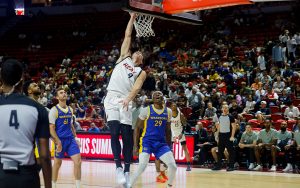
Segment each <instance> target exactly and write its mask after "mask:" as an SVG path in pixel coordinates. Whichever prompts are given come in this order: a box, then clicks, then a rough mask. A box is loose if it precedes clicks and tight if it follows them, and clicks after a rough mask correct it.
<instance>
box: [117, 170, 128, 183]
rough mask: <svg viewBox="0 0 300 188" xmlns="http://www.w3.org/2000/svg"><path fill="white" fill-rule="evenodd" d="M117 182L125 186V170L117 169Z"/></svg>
mask: <svg viewBox="0 0 300 188" xmlns="http://www.w3.org/2000/svg"><path fill="white" fill-rule="evenodd" d="M116 182H117V184H118V185H123V184H124V183H125V182H126V179H125V176H124V172H123V168H120V167H119V168H117V170H116Z"/></svg>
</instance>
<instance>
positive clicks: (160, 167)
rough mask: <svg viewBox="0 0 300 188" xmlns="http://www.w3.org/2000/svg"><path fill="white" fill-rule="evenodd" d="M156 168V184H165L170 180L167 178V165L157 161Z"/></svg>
mask: <svg viewBox="0 0 300 188" xmlns="http://www.w3.org/2000/svg"><path fill="white" fill-rule="evenodd" d="M155 168H156V172H157V177H156V182H159V183H165V182H166V181H167V180H168V179H169V178H168V177H167V176H166V170H167V167H166V165H165V164H164V163H163V162H162V161H161V160H159V159H155Z"/></svg>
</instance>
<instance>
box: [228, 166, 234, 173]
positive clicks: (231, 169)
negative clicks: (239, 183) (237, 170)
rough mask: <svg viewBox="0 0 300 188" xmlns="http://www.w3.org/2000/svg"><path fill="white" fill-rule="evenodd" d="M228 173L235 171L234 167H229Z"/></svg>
mask: <svg viewBox="0 0 300 188" xmlns="http://www.w3.org/2000/svg"><path fill="white" fill-rule="evenodd" d="M226 171H227V172H231V171H234V168H232V167H228V168H227V169H226Z"/></svg>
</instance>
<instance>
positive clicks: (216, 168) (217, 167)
mask: <svg viewBox="0 0 300 188" xmlns="http://www.w3.org/2000/svg"><path fill="white" fill-rule="evenodd" d="M211 170H221V167H219V166H214V167H213V168H212V169H211Z"/></svg>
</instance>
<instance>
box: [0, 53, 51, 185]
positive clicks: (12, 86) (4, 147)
mask: <svg viewBox="0 0 300 188" xmlns="http://www.w3.org/2000/svg"><path fill="white" fill-rule="evenodd" d="M0 77H1V83H2V85H1V90H2V94H1V95H0V114H1V121H0V127H1V133H0V161H1V162H0V187H1V188H23V187H30V188H39V187H40V179H39V174H38V170H37V167H36V161H35V157H34V151H33V150H34V140H35V138H38V139H39V142H38V143H39V148H40V161H41V166H42V170H43V175H44V182H45V188H51V161H50V153H49V138H50V132H49V121H48V113H47V111H46V109H45V108H44V107H43V106H42V105H40V104H39V103H37V102H36V101H34V100H32V99H30V98H28V97H26V96H24V95H22V94H21V90H22V84H23V80H22V77H23V66H22V64H21V63H20V62H18V61H17V60H14V59H8V60H6V61H5V62H4V63H2V65H1V71H0Z"/></svg>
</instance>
